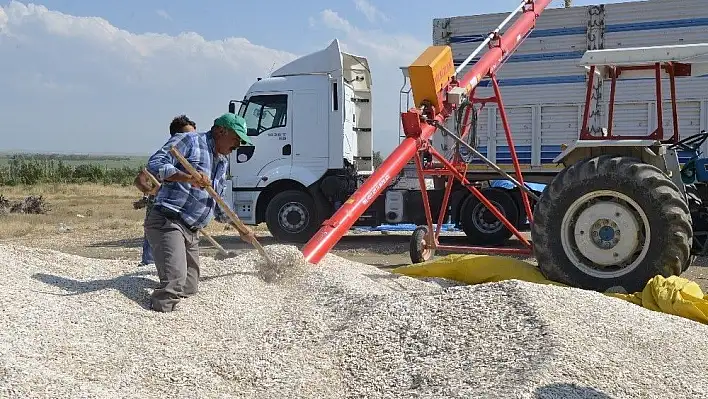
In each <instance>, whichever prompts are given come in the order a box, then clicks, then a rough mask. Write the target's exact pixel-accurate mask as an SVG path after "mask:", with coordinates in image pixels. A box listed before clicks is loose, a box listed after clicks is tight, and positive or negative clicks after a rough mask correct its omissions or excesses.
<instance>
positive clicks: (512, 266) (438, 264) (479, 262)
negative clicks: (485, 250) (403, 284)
mask: <svg viewBox="0 0 708 399" xmlns="http://www.w3.org/2000/svg"><path fill="white" fill-rule="evenodd" d="M392 272H393V273H398V274H403V275H406V276H411V277H441V278H446V279H448V280H454V281H459V282H461V283H466V284H470V285H473V284H482V283H490V282H498V281H504V280H523V281H530V282H533V283H539V284H553V285H563V284H560V283H556V282H553V281H550V280H547V279H546V278H545V277H544V276H543V274H542V273H541V271H540V270H539V269H538V268H537V267H536V266H534V265H532V264H530V263H527V262H524V261H522V260H518V259H514V258H507V257H503V256H490V255H461V254H453V255H448V256H445V257H442V258H438V259H435V260H431V261H428V262H424V263H418V264H414V265H410V266H401V267H397V268H395V269H393V270H392Z"/></svg>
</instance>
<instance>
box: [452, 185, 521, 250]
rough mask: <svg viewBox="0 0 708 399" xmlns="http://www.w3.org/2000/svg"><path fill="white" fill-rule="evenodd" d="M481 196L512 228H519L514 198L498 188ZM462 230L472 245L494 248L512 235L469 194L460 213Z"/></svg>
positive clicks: (489, 190) (517, 209)
mask: <svg viewBox="0 0 708 399" xmlns="http://www.w3.org/2000/svg"><path fill="white" fill-rule="evenodd" d="M481 192H482V194H483V195H484V196H485V197H486V198H487V199H488V200H489V202H491V203H492V205H494V206H495V207H496V208H497V209H498V210H499V212H501V214H502V215H504V217H506V218H507V220H509V222H511V224H512V225H513V226H514V227H517V228H518V226H519V207H518V205H516V201H514V198H512V196H511V195H510V194H509V193H508V192H507V191H506V190H502V189H499V188H486V189H483V190H481ZM460 222H461V224H462V230H463V231H464V232H465V235H467V239H468V240H469V242H470V244H472V245H483V246H494V245H500V244H503V243H504V242H506V241H507V240H508V239H509V238H510V237H511V236H512V235H513V233H512V232H511V231H509V229H507V228H506V226H504V224H503V223H502V222H501V221H500V220H499V219H497V217H496V216H494V214H493V213H492V212H491V211H490V210H489V209H488V208H487V207H486V206H484V204H483V203H482V202H481V201H480V200H479V199H477V197H475V196H474V195H472V194H470V195H469V196H467V199H466V200H465V202H464V203H463V204H462V209H461V211H460Z"/></svg>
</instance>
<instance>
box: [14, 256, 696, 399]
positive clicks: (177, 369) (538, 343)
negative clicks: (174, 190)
mask: <svg viewBox="0 0 708 399" xmlns="http://www.w3.org/2000/svg"><path fill="white" fill-rule="evenodd" d="M266 249H267V250H268V251H269V252H270V253H271V254H272V257H273V258H278V259H290V260H291V261H292V263H288V262H283V263H282V264H281V266H287V265H291V266H293V267H292V270H291V271H297V272H296V273H290V272H289V271H288V268H285V269H284V271H285V272H286V273H285V274H282V273H281V274H279V278H276V279H274V280H271V281H272V282H270V283H269V282H266V281H264V280H263V279H262V278H261V276H262V275H263V273H262V272H263V270H262V266H258V265H259V262H262V260H261V259H260V256H259V255H258V254H257V253H256V252H252V253H246V254H244V255H241V256H239V257H237V258H231V259H227V260H225V261H215V260H211V259H204V261H203V268H202V270H203V271H204V272H203V274H204V275H203V282H202V285H201V292H200V293H199V295H197V296H196V297H194V298H190V299H188V300H185V301H184V302H183V303H181V304H180V305H181V310H180V311H177V312H173V313H169V314H159V313H153V312H149V311H146V310H145V309H143V308H142V307H141V305H143V304H145V303H147V297H148V295H149V292H150V290H151V289H152V288H153V287H154V286H155V282H156V278H155V277H154V275H153V273H152V270H149V271H145V272H138V273H136V272H134V271H132V269H133V268H134V266H133V264H132V263H130V262H121V261H105V260H93V259H86V258H81V257H77V256H71V255H65V254H61V253H57V252H53V251H46V250H37V249H29V248H20V247H8V246H6V247H2V246H0V267H1V268H2V270H4V271H5V276H4V278H3V279H2V280H0V301H1V302H2V303H3V308H2V312H0V397H99V398H104V397H105V398H110V397H125V398H143V397H155V396H168V395H169V397H175V398H181V397H185V398H186V397H205V398H208V397H219V398H296V397H298V398H418V397H425V398H469V397H494V398H499V397H504V398H576V397H577V398H581V397H585V398H590V397H594V398H610V397H617V398H620V397H621V398H653V397H656V398H658V397H666V398H679V397H681V398H686V397H706V394H707V393H708V366H706V365H708V327H706V326H703V325H700V324H698V323H695V322H692V321H690V320H686V319H681V318H678V317H673V316H668V315H665V314H661V313H655V312H651V311H648V310H646V309H643V308H641V307H639V306H635V305H632V304H630V303H628V302H625V301H620V300H617V299H614V298H608V297H605V296H603V295H600V294H595V293H592V292H584V291H580V290H575V289H569V288H560V287H551V286H540V285H535V284H530V283H523V282H518V281H508V282H504V283H498V284H485V285H479V286H473V287H467V286H464V287H461V286H454V284H453V285H452V286H450V285H448V284H445V285H441V284H437V283H434V282H424V281H420V280H415V279H411V278H406V277H401V276H392V275H390V274H388V273H386V272H383V271H380V270H378V269H377V268H375V267H371V266H367V265H362V264H358V263H353V262H349V261H346V260H344V259H341V258H338V257H336V256H333V255H328V256H327V257H326V258H325V260H324V261H323V263H322V264H320V265H319V266H310V265H304V264H302V263H299V262H298V261H297V259H299V258H298V257H297V256H296V255H295V254H294V253H293V251H294V248H291V247H285V246H270V247H267V248H266ZM289 253H290V254H289ZM259 270H260V271H259ZM281 271H282V270H281ZM266 274H267V273H266Z"/></svg>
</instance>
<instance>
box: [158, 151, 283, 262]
mask: <svg viewBox="0 0 708 399" xmlns="http://www.w3.org/2000/svg"><path fill="white" fill-rule="evenodd" d="M170 152H171V153H172V155H174V156H175V158H177V160H178V161H179V162H180V163H181V164H182V166H184V168H185V169H186V170H187V172H189V174H191V175H192V176H194V177H197V178H198V177H200V175H199V172H197V170H196V169H194V166H192V164H190V163H189V161H188V160H187V159H186V158H185V157H183V156H182V154H181V153H180V152H179V150H178V149H176V148H175V147H172V148H170ZM204 188H205V189H206V190H207V192H208V193H209V195H211V197H212V198H214V201H216V203H217V204H219V206H220V207H221V210H222V211H224V213H226V215H227V216H228V217H229V219H231V222H232V223H233V225H234V226H235V227H236V229H237V230H238V231H239V232H240V233H241V234H245V233H246V232H247V231H248V228H247V227H246V225H244V224H243V222H241V219H239V218H238V216H236V214H235V213H234V211H232V210H231V208H229V206H228V205H226V203H225V202H224V200H223V199H221V196H220V195H219V194H218V193H217V192H216V191H214V189H213V188H212V187H211V186H207V187H204ZM251 244H252V245H253V246H254V247H255V248H256V249H257V250H258V252H259V253H260V254H261V256H263V258H265V260H266V262H268V264H269V265H272V266H274V265H275V264H274V263H273V261H272V260H270V258H269V257H268V255H267V254H266V252H265V249H263V246H261V244H260V243H259V242H258V240H256V238H255V237H253V241H252V242H251Z"/></svg>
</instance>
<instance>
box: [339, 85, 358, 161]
mask: <svg viewBox="0 0 708 399" xmlns="http://www.w3.org/2000/svg"><path fill="white" fill-rule="evenodd" d="M355 110H356V106H355V105H354V89H353V88H352V86H351V85H349V84H346V83H345V84H344V137H343V138H342V140H343V141H344V142H343V144H344V145H343V149H344V158H346V159H347V160H349V162H351V163H354V156H355V155H356V154H357V136H356V129H355V128H356V112H355Z"/></svg>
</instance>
